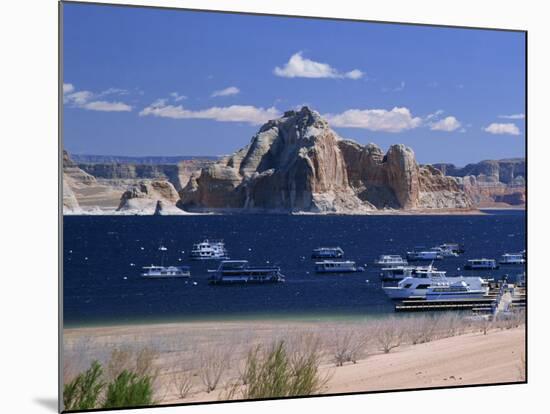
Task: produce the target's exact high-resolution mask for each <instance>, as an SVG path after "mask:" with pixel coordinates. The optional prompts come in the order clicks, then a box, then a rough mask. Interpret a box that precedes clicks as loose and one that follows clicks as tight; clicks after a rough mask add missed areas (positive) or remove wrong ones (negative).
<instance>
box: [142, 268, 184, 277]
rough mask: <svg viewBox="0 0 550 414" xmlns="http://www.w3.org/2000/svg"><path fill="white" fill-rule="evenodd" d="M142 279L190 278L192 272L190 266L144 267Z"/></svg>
mask: <svg viewBox="0 0 550 414" xmlns="http://www.w3.org/2000/svg"><path fill="white" fill-rule="evenodd" d="M143 270H144V272H143V273H142V274H141V277H143V278H147V279H165V278H189V277H191V270H190V268H189V266H155V265H151V266H144V267H143Z"/></svg>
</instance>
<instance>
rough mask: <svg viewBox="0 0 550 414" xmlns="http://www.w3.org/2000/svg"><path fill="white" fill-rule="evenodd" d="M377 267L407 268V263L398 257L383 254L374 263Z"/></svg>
mask: <svg viewBox="0 0 550 414" xmlns="http://www.w3.org/2000/svg"><path fill="white" fill-rule="evenodd" d="M374 264H375V265H377V266H407V265H408V264H409V263H408V262H407V261H406V260H405V259H403V258H402V257H401V256H399V255H395V254H383V255H381V256H380V257H379V258H378V259H376V260H375V261H374Z"/></svg>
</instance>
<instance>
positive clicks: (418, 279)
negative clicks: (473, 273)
mask: <svg viewBox="0 0 550 414" xmlns="http://www.w3.org/2000/svg"><path fill="white" fill-rule="evenodd" d="M446 273H447V272H445V271H442V270H435V269H434V268H433V267H431V266H428V267H427V268H426V269H423V270H417V271H416V273H415V274H414V275H413V276H408V277H405V278H404V279H402V280H401V281H400V282H399V283H398V284H397V286H384V287H382V289H383V290H384V293H386V295H388V296H389V297H390V298H391V299H409V298H425V297H426V293H427V292H428V288H430V286H432V285H434V286H435V285H437V284H440V285H441V284H445V283H446V284H450V283H456V282H461V281H463V282H465V283H466V284H467V285H468V287H469V288H470V289H472V290H483V291H484V292H485V294H486V293H487V292H488V291H489V284H488V282H487V281H486V280H484V279H482V278H480V277H464V276H456V277H447V276H446Z"/></svg>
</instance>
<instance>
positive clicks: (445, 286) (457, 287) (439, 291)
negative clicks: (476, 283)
mask: <svg viewBox="0 0 550 414" xmlns="http://www.w3.org/2000/svg"><path fill="white" fill-rule="evenodd" d="M485 296H487V290H486V289H484V288H481V289H472V288H471V287H470V286H469V285H468V284H467V283H466V282H465V281H464V280H459V281H456V282H452V283H450V282H445V283H434V284H432V285H431V286H430V287H429V288H428V289H427V290H426V300H445V301H446V300H465V299H483V297H485Z"/></svg>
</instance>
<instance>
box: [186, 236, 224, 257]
mask: <svg viewBox="0 0 550 414" xmlns="http://www.w3.org/2000/svg"><path fill="white" fill-rule="evenodd" d="M189 256H190V257H191V260H226V259H229V256H228V254H227V250H226V248H225V243H224V242H223V240H208V239H206V240H203V241H202V242H200V243H195V244H194V245H193V248H192V249H191V253H190V254H189Z"/></svg>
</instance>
